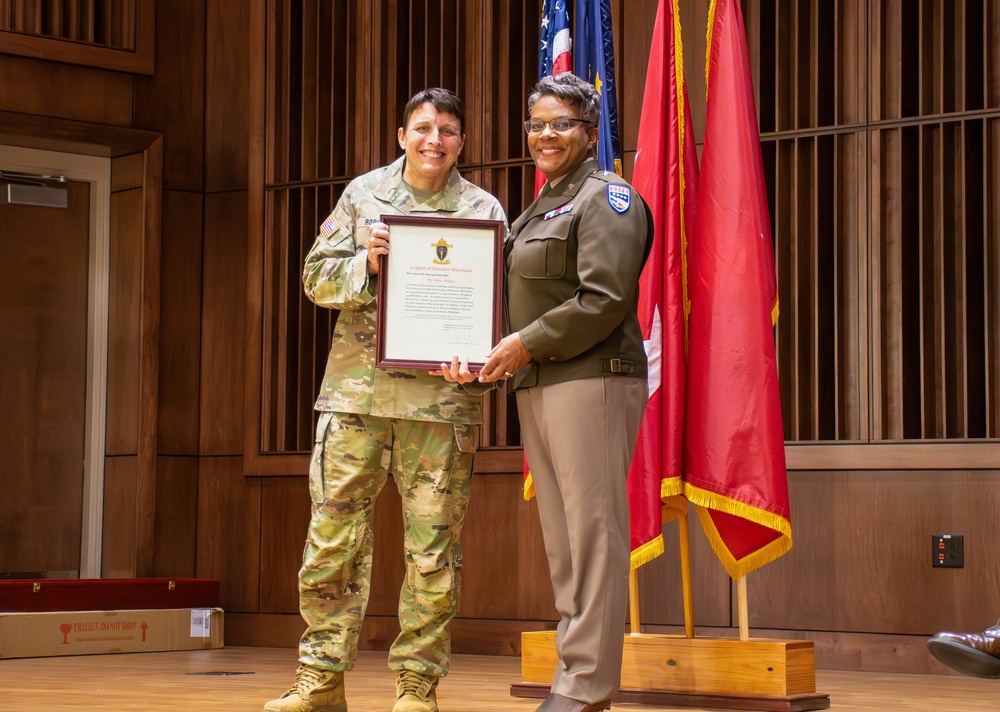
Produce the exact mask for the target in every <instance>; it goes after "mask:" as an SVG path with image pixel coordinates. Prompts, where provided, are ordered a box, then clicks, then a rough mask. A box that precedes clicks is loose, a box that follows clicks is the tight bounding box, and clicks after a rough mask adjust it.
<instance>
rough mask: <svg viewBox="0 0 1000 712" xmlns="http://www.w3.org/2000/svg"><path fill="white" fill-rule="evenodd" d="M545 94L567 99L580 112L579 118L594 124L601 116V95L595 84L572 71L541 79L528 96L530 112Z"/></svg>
mask: <svg viewBox="0 0 1000 712" xmlns="http://www.w3.org/2000/svg"><path fill="white" fill-rule="evenodd" d="M543 96H553V97H555V98H556V99H560V100H562V101H565V102H566V103H567V104H569V105H570V106H572V107H573V108H574V109H576V110H577V111H578V112H579V114H580V117H579V118H581V119H583V120H584V121H589V122H590V123H592V124H593V125H594V126H596V125H597V122H598V121H599V120H600V118H601V95H600V94H598V93H597V90H596V89H595V88H594V85H593V84H591V83H590V82H587V81H584V80H583V79H580V77H578V76H576V75H575V74H573V73H572V72H563V73H562V74H556V75H555V76H545V77H542V78H541V79H539V80H538V84H536V85H535V88H534V89H533V90H532V92H531V96H529V97H528V113H529V114H530V113H531V110H532V109H533V108H534V107H535V103H536V102H537V101H538V100H539V99H541V98H542V97H543Z"/></svg>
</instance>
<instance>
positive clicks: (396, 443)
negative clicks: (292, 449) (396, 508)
mask: <svg viewBox="0 0 1000 712" xmlns="http://www.w3.org/2000/svg"><path fill="white" fill-rule="evenodd" d="M477 441H478V426H475V425H461V424H452V423H439V422H429V421H419V420H400V419H394V418H380V417H375V416H368V415H361V414H357V413H321V414H320V421H319V423H318V426H317V432H316V447H315V448H314V450H313V459H312V463H311V465H310V470H309V490H310V495H311V497H312V519H311V521H310V523H309V532H308V535H307V539H306V545H305V551H304V552H303V556H302V568H301V569H300V571H299V609H300V611H301V613H302V617H303V618H304V619H305V621H306V625H307V628H306V632H305V633H304V634H303V636H302V640H301V641H300V644H299V660H300V662H302V663H303V664H306V665H312V666H314V667H317V668H321V669H324V670H349V669H351V668H352V667H354V662H355V660H356V658H357V650H358V636H359V633H360V631H361V622H362V620H363V619H364V615H365V609H366V608H367V606H368V595H369V591H370V588H371V570H372V543H373V533H374V529H373V526H372V521H373V514H374V510H375V499H376V497H378V494H379V492H380V491H381V489H382V486H383V485H384V484H385V482H386V479H387V477H388V474H389V472H390V471H391V472H392V474H393V479H394V480H395V482H396V487H397V488H398V489H399V494H400V496H401V498H402V506H403V539H404V550H405V561H406V576H405V578H404V580H403V586H402V590H401V592H400V597H399V628H400V632H399V636H398V637H397V638H396V640H395V642H393V644H392V647H391V648H390V650H389V667H390V669H392V670H395V671H401V670H404V669H407V670H413V671H416V672H420V673H423V674H425V675H434V676H437V677H443V676H444V675H446V674H447V672H448V664H449V662H450V658H451V639H450V637H449V633H448V628H447V625H448V622H449V621H450V620H451V619H452V618H454V616H455V614H456V613H457V611H458V603H459V586H460V571H459V570H460V568H461V564H462V553H461V547H460V545H459V534H460V533H461V530H462V525H463V523H464V522H465V513H466V509H467V505H468V501H469V487H470V484H471V476H472V462H473V455H474V452H475V446H476V444H477Z"/></svg>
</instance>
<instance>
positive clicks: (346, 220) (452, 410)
mask: <svg viewBox="0 0 1000 712" xmlns="http://www.w3.org/2000/svg"><path fill="white" fill-rule="evenodd" d="M404 161H405V157H401V158H399V159H398V160H397V161H395V162H394V163H392V164H390V165H388V166H385V167H383V168H379V169H376V170H374V171H371V172H370V173H366V174H365V175H363V176H359V177H358V178H356V179H354V180H353V181H352V182H351V183H350V185H348V186H347V188H346V189H345V191H344V194H343V195H342V196H341V198H340V200H339V201H338V202H337V206H336V207H335V208H334V211H333V213H332V214H331V215H330V217H329V218H327V220H326V221H325V222H324V223H323V225H322V226H321V228H320V234H319V236H317V238H316V242H315V243H313V246H312V249H311V250H310V251H309V254H308V255H307V256H306V259H305V268H304V270H303V273H302V281H303V285H304V288H305V293H306V296H308V297H309V299H310V300H312V301H313V302H314V303H315V304H317V305H318V306H322V307H329V308H331V309H339V310H340V315H339V317H338V319H337V326H336V329H335V331H334V336H333V345H332V346H331V348H330V356H329V358H328V360H327V365H326V373H325V375H324V378H323V385H322V386H321V388H320V392H319V396H318V397H317V399H316V405H315V408H316V410H319V411H337V412H348V413H365V414H370V415H376V416H382V417H389V418H404V419H409V420H432V421H443V422H451V423H466V424H476V423H482V422H483V416H482V408H481V405H480V403H481V400H482V399H481V397H480V396H479V395H476V394H473V393H471V392H469V391H468V390H465V389H463V388H462V387H460V386H457V385H455V384H453V383H449V382H448V381H445V380H444V379H443V378H441V377H439V376H431V375H429V374H428V373H427V371H426V370H421V369H392V368H389V369H377V368H375V360H376V358H375V356H376V350H375V336H376V328H375V327H376V313H377V312H376V305H375V300H376V296H377V294H378V284H377V276H375V277H370V276H369V275H368V269H367V259H368V251H367V249H366V247H365V245H366V241H367V239H368V233H369V231H370V230H371V226H372V225H373V224H375V223H376V222H379V219H380V216H381V215H383V214H393V213H396V214H400V215H420V214H434V215H437V216H443V217H453V218H475V219H483V220H503V221H505V222H506V217H505V215H504V212H503V208H502V207H501V206H500V203H499V201H498V200H497V199H496V198H495V197H493V196H492V195H490V194H489V193H487V192H486V191H484V190H483V189H481V188H479V187H477V186H475V185H473V184H472V183H470V182H469V181H467V180H465V179H464V178H462V177H461V176H460V175H459V173H458V170H457V169H452V173H451V177H450V178H449V180H448V184H447V186H445V189H444V190H443V191H441V192H439V193H437V194H436V195H435V196H433V197H432V198H430V199H429V200H427V202H424V203H416V202H415V201H414V198H413V197H412V196H411V195H410V193H409V192H408V191H407V190H406V188H405V186H404V185H403V166H404Z"/></svg>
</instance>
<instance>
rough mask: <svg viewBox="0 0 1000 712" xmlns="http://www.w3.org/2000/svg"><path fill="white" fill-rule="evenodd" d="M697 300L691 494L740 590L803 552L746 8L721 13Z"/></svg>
mask: <svg viewBox="0 0 1000 712" xmlns="http://www.w3.org/2000/svg"><path fill="white" fill-rule="evenodd" d="M707 81H708V97H707V105H706V112H707V113H706V119H705V142H704V149H703V151H702V160H701V176H700V181H699V185H698V189H699V195H698V197H699V201H698V225H697V229H696V231H695V234H694V237H693V239H692V240H691V245H690V247H689V249H688V260H689V265H688V266H689V271H688V294H689V296H690V298H691V311H690V321H689V332H688V334H689V351H688V381H687V383H688V392H687V411H686V421H685V478H684V479H685V482H684V493H685V495H686V496H687V498H688V499H689V500H690V501H691V502H692V503H694V504H695V505H696V506H697V507H698V515H699V518H700V519H701V523H702V526H703V527H704V529H705V533H706V534H707V535H708V538H709V541H710V542H711V543H712V547H713V549H714V550H715V553H716V555H717V556H718V557H719V559H720V560H721V561H722V564H723V566H724V567H725V568H726V571H727V572H728V573H729V575H730V576H731V577H733V578H738V577H740V576H745V575H746V574H747V573H749V572H750V571H753V570H754V569H756V568H758V567H760V566H763V565H764V564H766V563H768V562H769V561H773V560H774V559H776V558H778V557H779V556H781V555H782V554H784V553H785V552H786V551H788V550H789V549H790V548H791V546H792V527H791V523H790V521H789V517H790V514H789V504H788V476H787V473H786V470H785V449H784V435H783V431H782V425H781V398H780V393H779V391H778V372H777V365H776V363H775V349H774V332H773V326H774V321H775V320H776V319H777V315H778V299H777V288H776V284H775V268H774V254H773V247H772V245H771V227H770V219H769V217H768V208H767V193H766V190H765V184H764V173H763V167H762V163H761V155H760V134H759V132H758V128H757V115H756V110H755V108H754V95H753V83H752V80H751V75H750V62H749V59H748V54H747V47H746V30H745V29H744V27H743V16H742V13H741V11H740V7H739V2H738V0H713V2H712V6H711V9H710V11H709V43H708V69H707Z"/></svg>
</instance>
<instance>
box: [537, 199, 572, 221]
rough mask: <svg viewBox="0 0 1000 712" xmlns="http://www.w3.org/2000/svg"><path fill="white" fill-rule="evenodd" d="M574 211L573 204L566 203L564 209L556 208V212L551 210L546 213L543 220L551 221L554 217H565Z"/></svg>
mask: <svg viewBox="0 0 1000 712" xmlns="http://www.w3.org/2000/svg"><path fill="white" fill-rule="evenodd" d="M572 209H573V203H566V204H565V205H563V206H562V207H559V208H556V209H555V210H550V211H549V212H547V213H545V216H544V217H543V218H542V220H551V219H552V218H554V217H558V216H560V215H565V214H566V213H568V212H569V211H570V210H572Z"/></svg>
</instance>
